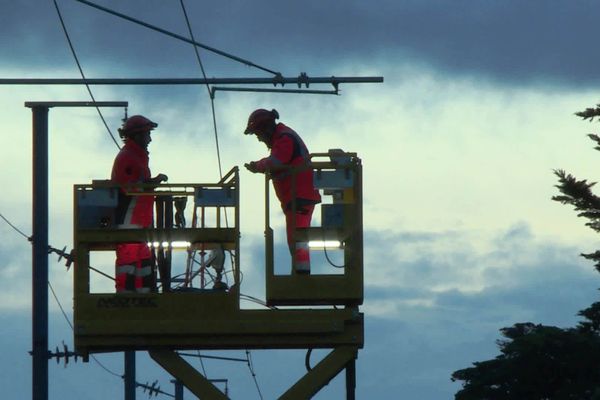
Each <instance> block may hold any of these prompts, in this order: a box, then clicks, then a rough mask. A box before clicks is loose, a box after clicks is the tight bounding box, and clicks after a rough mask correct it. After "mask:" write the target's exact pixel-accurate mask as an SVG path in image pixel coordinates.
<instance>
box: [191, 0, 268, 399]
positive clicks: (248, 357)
mask: <svg viewBox="0 0 600 400" xmlns="http://www.w3.org/2000/svg"><path fill="white" fill-rule="evenodd" d="M180 4H181V9H182V11H183V15H184V17H185V22H186V25H187V28H188V32H189V34H190V38H191V39H192V41H193V42H195V39H194V32H193V30H192V26H191V24H190V20H189V17H188V14H187V10H186V8H185V4H184V1H183V0H180ZM194 52H195V54H196V59H197V61H198V64H199V66H200V70H201V71H202V76H203V78H204V79H206V71H205V70H204V65H203V64H202V59H201V58H200V53H199V51H198V47H197V46H196V45H194ZM206 89H207V91H208V97H209V99H210V105H211V111H212V119H213V129H214V133H215V144H216V151H217V160H218V164H219V177H220V178H221V180H222V179H223V170H222V166H221V153H220V149H219V134H218V129H217V117H216V113H215V100H214V95H213V92H212V90H211V88H210V86H209V85H208V83H207V84H206ZM225 224H226V225H227V226H228V225H229V223H228V220H227V213H225ZM232 262H233V258H232ZM247 297H248V298H251V299H252V300H253V301H255V300H258V299H255V298H252V297H251V296H247ZM198 355H200V353H199V352H198ZM200 360H201V362H202V358H200ZM246 360H247V365H248V369H249V370H250V374H251V376H252V379H253V380H254V385H255V386H256V390H257V391H258V395H259V397H260V399H261V400H262V399H263V396H262V392H261V390H260V385H259V384H258V380H257V378H256V372H255V371H254V366H253V365H252V357H251V353H250V351H249V350H247V349H246ZM202 368H203V369H204V364H203V363H202ZM205 375H206V373H205Z"/></svg>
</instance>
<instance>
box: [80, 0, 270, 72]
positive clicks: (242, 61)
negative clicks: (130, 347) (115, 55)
mask: <svg viewBox="0 0 600 400" xmlns="http://www.w3.org/2000/svg"><path fill="white" fill-rule="evenodd" d="M75 1H77V2H79V3H82V4H86V5H88V6H90V7H93V8H96V9H98V10H100V11H104V12H106V13H109V14H112V15H114V16H116V17H119V18H122V19H125V20H127V21H129V22H133V23H135V24H138V25H141V26H144V27H146V28H149V29H152V30H154V31H156V32H160V33H162V34H165V35H167V36H171V37H173V38H175V39H179V40H182V41H184V42H187V43H190V44H193V45H194V46H198V47H202V48H203V49H205V50H208V51H211V52H213V53H215V54H219V55H221V56H223V57H227V58H229V59H232V60H234V61H237V62H240V63H242V64H245V65H247V66H249V67H254V68H258V69H260V70H263V71H265V72H268V73H270V74H273V75H276V76H281V73H279V72H276V71H273V70H271V69H268V68H265V67H261V66H260V65H257V64H255V63H253V62H251V61H248V60H244V59H243V58H240V57H236V56H234V55H232V54H228V53H226V52H224V51H221V50H218V49H216V48H214V47H210V46H207V45H205V44H202V43H198V42H195V41H194V40H193V39H192V40H190V39H188V38H186V37H184V36H181V35H178V34H176V33H173V32H169V31H167V30H165V29H162V28H159V27H157V26H154V25H151V24H149V23H146V22H143V21H140V20H138V19H135V18H132V17H129V16H127V15H125V14H121V13H119V12H116V11H113V10H111V9H108V8H106V7H102V6H100V5H98V4H94V3H92V2H91V1H87V0H75Z"/></svg>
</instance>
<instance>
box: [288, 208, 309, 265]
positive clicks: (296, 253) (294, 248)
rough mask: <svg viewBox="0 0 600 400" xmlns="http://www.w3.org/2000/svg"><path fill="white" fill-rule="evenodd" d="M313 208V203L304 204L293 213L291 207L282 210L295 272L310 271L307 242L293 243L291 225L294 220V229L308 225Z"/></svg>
mask: <svg viewBox="0 0 600 400" xmlns="http://www.w3.org/2000/svg"><path fill="white" fill-rule="evenodd" d="M314 209H315V206H314V205H305V206H302V207H301V208H299V209H297V210H296V212H295V213H294V212H293V211H292V209H291V208H289V209H287V210H285V211H284V213H285V224H286V232H287V242H288V246H289V248H290V254H291V256H292V257H294V261H295V263H296V270H295V272H299V273H310V252H309V249H308V243H307V242H298V241H296V243H293V235H292V227H293V225H294V220H295V222H296V229H297V228H308V227H310V220H311V218H312V214H313V211H314Z"/></svg>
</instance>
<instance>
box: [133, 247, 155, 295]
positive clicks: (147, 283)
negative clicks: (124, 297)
mask: <svg viewBox="0 0 600 400" xmlns="http://www.w3.org/2000/svg"><path fill="white" fill-rule="evenodd" d="M138 259H139V261H138V264H137V268H136V275H135V290H136V292H138V293H150V292H153V291H156V271H155V268H154V265H155V264H154V258H153V257H152V252H151V251H150V248H149V247H148V246H147V245H146V244H145V243H140V244H139V247H138Z"/></svg>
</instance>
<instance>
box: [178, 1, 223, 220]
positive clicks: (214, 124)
mask: <svg viewBox="0 0 600 400" xmlns="http://www.w3.org/2000/svg"><path fill="white" fill-rule="evenodd" d="M180 4H181V9H182V11H183V16H184V17H185V23H186V25H187V28H188V32H189V33H190V38H192V42H193V43H196V40H195V39H194V32H193V31H192V25H191V24H190V19H189V18H188V14H187V11H186V9H185V4H184V3H183V0H180ZM194 52H195V53H196V59H197V60H198V64H199V65H200V70H201V71H202V77H203V78H204V79H205V80H206V71H204V65H203V64H202V60H201V59H200V52H199V51H198V46H196V45H194ZM206 89H207V90H208V97H209V98H210V108H211V111H212V120H213V130H214V132H215V144H216V146H217V161H218V163H219V178H221V179H223V168H222V166H221V151H220V150H219V133H218V131H217V117H216V114H215V101H214V98H213V96H211V89H210V86H209V85H208V83H207V84H206ZM225 219H227V214H225Z"/></svg>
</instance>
